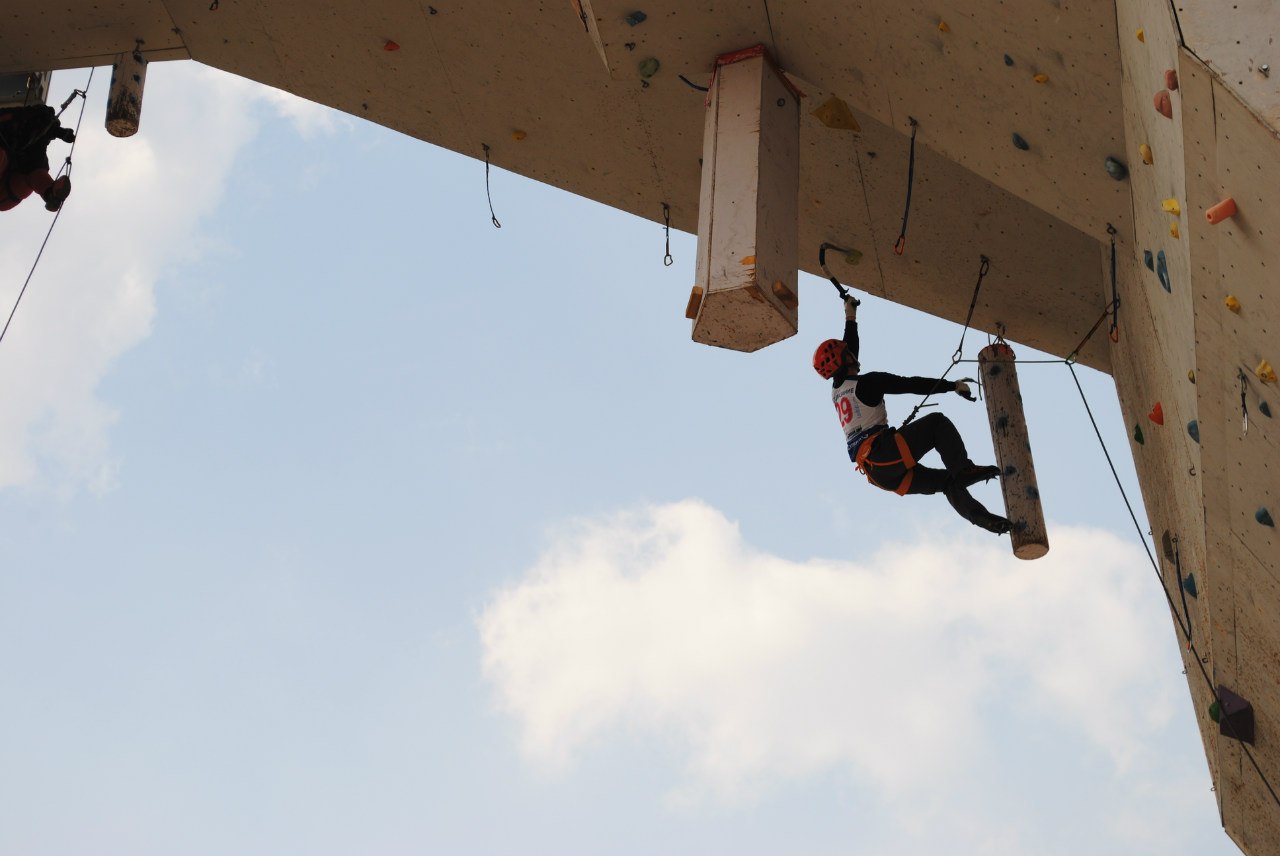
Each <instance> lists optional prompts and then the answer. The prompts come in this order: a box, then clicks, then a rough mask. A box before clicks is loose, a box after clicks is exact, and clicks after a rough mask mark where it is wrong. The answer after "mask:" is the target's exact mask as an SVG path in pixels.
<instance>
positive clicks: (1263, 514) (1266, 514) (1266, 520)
mask: <svg viewBox="0 0 1280 856" xmlns="http://www.w3.org/2000/svg"><path fill="white" fill-rule="evenodd" d="M1253 519H1254V520H1256V521H1258V522H1259V523H1261V524H1262V525H1263V526H1270V527H1271V528H1272V529H1274V528H1275V527H1276V522H1275V521H1274V520H1272V519H1271V512H1270V511H1267V510H1266V509H1265V508H1259V509H1258V510H1257V511H1255V512H1254V513H1253Z"/></svg>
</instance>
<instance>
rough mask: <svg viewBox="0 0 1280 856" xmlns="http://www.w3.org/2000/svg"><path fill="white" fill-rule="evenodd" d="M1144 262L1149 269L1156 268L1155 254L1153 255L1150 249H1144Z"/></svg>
mask: <svg viewBox="0 0 1280 856" xmlns="http://www.w3.org/2000/svg"><path fill="white" fill-rule="evenodd" d="M1142 263H1143V264H1145V265H1146V266H1147V270H1149V271H1154V270H1155V269H1156V260H1155V256H1153V255H1151V251H1150V250H1143V251H1142Z"/></svg>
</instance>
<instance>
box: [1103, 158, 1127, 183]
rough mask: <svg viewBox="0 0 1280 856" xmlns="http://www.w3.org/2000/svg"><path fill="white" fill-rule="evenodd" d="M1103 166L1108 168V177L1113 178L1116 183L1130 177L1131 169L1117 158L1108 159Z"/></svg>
mask: <svg viewBox="0 0 1280 856" xmlns="http://www.w3.org/2000/svg"><path fill="white" fill-rule="evenodd" d="M1103 166H1105V167H1106V170H1107V175H1109V176H1111V177H1112V178H1114V179H1115V180H1116V181H1124V180H1125V179H1126V178H1128V177H1129V167H1127V166H1125V165H1124V164H1123V163H1121V162H1120V161H1119V160H1117V159H1116V158H1113V157H1109V158H1107V159H1106V160H1105V161H1104V162H1103Z"/></svg>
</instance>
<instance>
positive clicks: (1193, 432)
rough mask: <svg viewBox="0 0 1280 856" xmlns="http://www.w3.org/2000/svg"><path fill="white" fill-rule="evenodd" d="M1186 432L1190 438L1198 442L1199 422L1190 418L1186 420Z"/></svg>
mask: <svg viewBox="0 0 1280 856" xmlns="http://www.w3.org/2000/svg"><path fill="white" fill-rule="evenodd" d="M1187 434H1188V436H1190V437H1191V439H1192V440H1195V441H1196V442H1197V443H1199V442H1200V423H1199V422H1198V421H1196V420H1195V419H1192V420H1191V421H1190V422H1188V423H1187Z"/></svg>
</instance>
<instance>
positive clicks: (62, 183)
mask: <svg viewBox="0 0 1280 856" xmlns="http://www.w3.org/2000/svg"><path fill="white" fill-rule="evenodd" d="M70 195H71V176H69V175H64V176H60V177H59V178H57V179H55V180H54V182H53V184H51V185H49V188H48V189H47V190H45V192H44V193H41V194H40V198H42V199H43V200H44V208H45V210H46V211H57V210H58V209H59V208H61V207H62V203H64V202H66V201H67V197H68V196H70Z"/></svg>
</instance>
